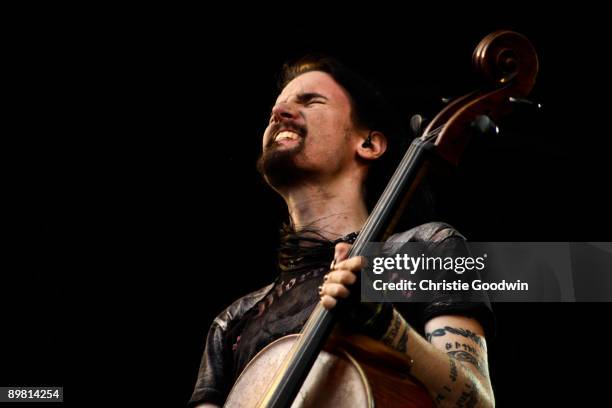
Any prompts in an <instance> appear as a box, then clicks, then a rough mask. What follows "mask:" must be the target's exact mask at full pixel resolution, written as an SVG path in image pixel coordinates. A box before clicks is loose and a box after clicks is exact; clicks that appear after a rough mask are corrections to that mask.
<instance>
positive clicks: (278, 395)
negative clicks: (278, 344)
mask: <svg viewBox="0 0 612 408" xmlns="http://www.w3.org/2000/svg"><path fill="white" fill-rule="evenodd" d="M433 147H434V146H433V144H432V143H431V142H429V141H426V140H425V138H417V139H415V140H414V141H413V142H412V143H411V145H410V147H409V148H408V150H407V151H406V153H405V154H404V157H403V158H402V161H401V162H400V164H399V166H398V167H397V169H396V171H395V173H394V174H393V176H392V177H391V180H390V181H389V183H388V184H387V187H386V188H385V190H384V191H383V193H382V195H381V196H380V199H379V200H378V202H377V203H376V206H375V207H374V209H373V210H372V213H371V214H370V216H369V217H368V220H367V221H366V223H365V224H364V226H363V228H362V230H361V232H360V233H359V236H358V237H357V239H356V240H355V242H354V244H353V245H352V247H351V249H350V251H349V254H348V256H349V257H352V256H359V255H361V254H362V253H363V251H364V249H365V248H366V245H367V244H368V242H372V241H378V240H380V239H381V238H382V233H383V232H384V231H385V229H386V227H387V226H388V224H389V222H390V220H391V218H392V216H393V215H394V214H395V210H396V209H397V207H398V205H399V204H400V203H401V198H402V197H403V196H404V195H405V192H406V191H407V188H408V187H411V188H414V186H413V184H414V183H415V181H418V178H417V175H418V174H419V173H420V170H421V169H422V168H423V167H422V165H423V163H424V159H425V157H426V153H427V152H428V151H429V150H431V149H432V148H433ZM337 315H338V312H337V308H335V309H332V310H327V309H325V308H324V307H323V306H322V305H321V304H320V303H318V304H317V305H316V306H315V308H314V311H313V312H312V314H311V315H310V317H309V319H308V321H307V322H306V324H305V325H304V328H303V329H302V332H301V335H300V339H299V340H298V341H297V342H296V343H295V345H294V347H293V348H292V349H291V351H290V352H289V354H288V356H287V358H286V359H285V361H284V362H283V365H282V367H281V369H280V370H279V371H278V372H277V374H276V376H275V378H274V381H272V384H271V386H270V387H269V388H268V390H267V392H266V394H265V395H264V396H263V398H262V399H261V400H260V402H259V404H258V407H259V408H285V407H289V406H291V404H292V402H293V400H294V399H295V396H296V395H297V393H298V391H299V390H300V388H301V386H302V384H303V382H304V380H305V379H306V376H307V375H308V373H309V372H310V368H311V367H312V365H313V363H314V361H315V360H316V358H317V356H318V354H319V351H321V349H322V348H323V345H324V344H325V342H326V340H327V338H328V337H329V335H330V333H331V331H332V329H333V328H334V326H335V323H336V321H337Z"/></svg>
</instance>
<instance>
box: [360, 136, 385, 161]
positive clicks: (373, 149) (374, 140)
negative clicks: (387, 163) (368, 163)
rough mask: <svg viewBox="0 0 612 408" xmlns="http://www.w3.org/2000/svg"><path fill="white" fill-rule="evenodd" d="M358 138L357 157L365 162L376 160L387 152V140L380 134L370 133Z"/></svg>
mask: <svg viewBox="0 0 612 408" xmlns="http://www.w3.org/2000/svg"><path fill="white" fill-rule="evenodd" d="M368 134H369V141H368V142H366V140H368V135H365V137H363V138H360V139H359V141H358V143H359V144H358V145H357V156H359V157H360V158H362V159H365V160H376V159H378V158H379V157H380V156H382V155H383V153H384V152H385V151H386V150H387V138H386V137H385V135H383V134H382V133H381V132H377V131H372V132H369V133H368Z"/></svg>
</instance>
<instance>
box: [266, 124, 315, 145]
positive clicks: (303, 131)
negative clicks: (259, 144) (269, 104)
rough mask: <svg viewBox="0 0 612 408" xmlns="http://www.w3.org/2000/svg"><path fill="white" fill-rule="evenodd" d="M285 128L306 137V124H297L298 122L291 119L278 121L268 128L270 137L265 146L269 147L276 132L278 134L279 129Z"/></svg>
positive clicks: (283, 129)
mask: <svg viewBox="0 0 612 408" xmlns="http://www.w3.org/2000/svg"><path fill="white" fill-rule="evenodd" d="M285 130H288V131H291V132H294V133H297V134H298V135H300V137H302V138H305V137H306V133H307V129H306V126H303V125H299V124H297V123H295V122H291V121H283V122H279V123H277V124H275V125H273V126H272V127H271V128H270V135H271V137H270V140H269V141H268V144H267V145H266V148H267V147H270V146H271V145H272V144H273V143H274V138H275V137H276V135H277V134H279V133H280V132H281V131H285Z"/></svg>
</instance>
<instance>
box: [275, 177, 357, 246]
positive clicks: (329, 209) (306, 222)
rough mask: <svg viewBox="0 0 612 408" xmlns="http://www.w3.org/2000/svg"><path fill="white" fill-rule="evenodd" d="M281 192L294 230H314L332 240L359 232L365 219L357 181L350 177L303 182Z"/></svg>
mask: <svg viewBox="0 0 612 408" xmlns="http://www.w3.org/2000/svg"><path fill="white" fill-rule="evenodd" d="M281 195H282V196H283V198H284V199H285V202H286V203H287V208H288V210H289V216H290V218H291V221H292V225H293V227H294V228H295V230H296V231H299V230H300V229H304V228H309V229H315V230H317V231H318V232H320V233H321V234H322V235H323V236H324V237H325V238H327V239H331V240H334V239H337V238H340V237H343V236H345V235H347V234H349V233H351V232H353V231H359V230H360V229H361V227H362V226H363V224H364V223H365V221H366V220H367V218H368V211H367V208H366V205H365V202H364V199H363V194H362V192H361V180H355V179H354V178H350V177H345V178H344V179H342V180H338V179H336V180H331V181H328V182H325V183H320V182H316V183H310V182H306V183H304V184H302V185H300V186H297V187H296V186H294V187H292V188H291V189H288V190H287V191H284V192H282V193H281Z"/></svg>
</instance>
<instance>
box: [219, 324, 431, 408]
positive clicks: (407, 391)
mask: <svg viewBox="0 0 612 408" xmlns="http://www.w3.org/2000/svg"><path fill="white" fill-rule="evenodd" d="M299 336H300V335H299V334H294V335H290V336H285V337H282V338H280V339H278V340H276V341H274V342H272V343H270V344H269V345H268V346H267V347H265V348H264V349H263V350H261V351H260V352H259V353H258V354H257V355H256V356H255V357H254V358H253V359H252V360H251V361H250V362H249V364H248V365H247V366H246V367H245V369H244V370H243V372H242V374H240V376H239V377H238V380H237V381H236V383H235V384H234V387H233V388H232V392H231V393H230V395H229V396H228V398H227V400H226V402H225V405H224V406H225V407H229V408H238V407H240V408H252V407H257V406H259V403H260V399H261V397H262V395H264V394H265V392H266V390H267V388H268V387H269V386H270V383H272V382H273V380H274V374H275V373H276V372H277V370H278V369H280V367H281V366H282V364H283V360H284V359H285V358H286V356H287V355H288V354H289V352H290V350H291V348H292V347H293V346H294V344H295V342H296V341H297V340H298V338H299ZM409 364H410V362H409V361H406V357H405V356H403V355H401V354H400V353H397V352H395V351H393V350H391V349H389V348H387V347H386V346H385V345H383V344H381V343H378V342H376V341H375V340H372V339H370V338H368V337H366V336H361V335H353V336H348V337H344V338H342V339H333V338H332V339H331V341H330V346H328V347H326V349H324V350H322V351H321V352H320V353H319V355H318V357H317V359H316V360H315V363H314V365H313V367H312V369H311V370H310V373H309V374H308V376H307V377H306V381H304V384H303V385H302V387H301V388H300V391H299V392H298V394H297V396H296V398H295V400H294V401H293V404H292V405H291V407H292V408H310V407H320V408H327V407H329V408H332V407H333V408H345V407H346V408H349V407H351V408H362V407H363V408H373V407H375V406H379V407H389V408H395V407H398V408H399V407H404V408H417V407H418V408H425V407H433V403H432V400H431V398H430V396H429V394H428V393H427V391H426V390H425V388H424V387H423V386H422V385H421V384H420V383H418V382H417V381H416V380H415V379H413V378H412V377H411V376H410V375H409V374H408V372H407V368H408V367H409ZM402 368H403V369H402Z"/></svg>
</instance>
